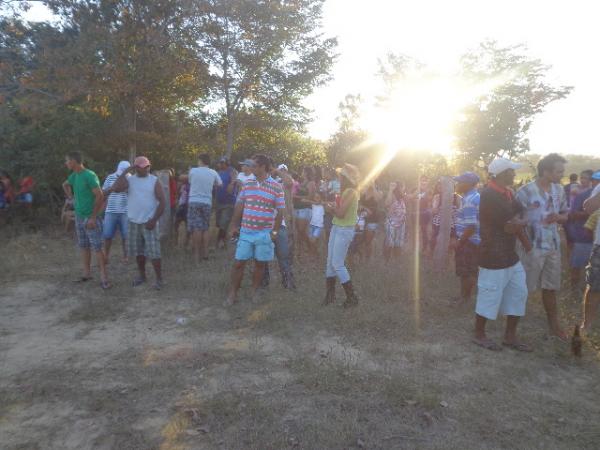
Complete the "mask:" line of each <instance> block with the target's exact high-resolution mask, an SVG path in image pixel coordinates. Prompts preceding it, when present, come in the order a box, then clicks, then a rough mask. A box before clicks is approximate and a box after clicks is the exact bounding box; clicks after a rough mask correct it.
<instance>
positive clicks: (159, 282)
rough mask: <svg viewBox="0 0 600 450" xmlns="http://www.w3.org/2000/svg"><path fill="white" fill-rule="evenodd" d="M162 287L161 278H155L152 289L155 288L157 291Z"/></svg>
mask: <svg viewBox="0 0 600 450" xmlns="http://www.w3.org/2000/svg"><path fill="white" fill-rule="evenodd" d="M162 287H163V282H162V280H156V281H155V282H154V284H153V285H152V289H155V290H157V291H160V290H161V289H162Z"/></svg>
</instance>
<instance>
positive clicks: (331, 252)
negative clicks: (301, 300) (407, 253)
mask: <svg viewBox="0 0 600 450" xmlns="http://www.w3.org/2000/svg"><path fill="white" fill-rule="evenodd" d="M338 176H339V180H340V188H341V191H342V194H341V196H340V198H339V202H336V203H335V204H329V205H328V208H329V209H330V210H331V212H332V213H333V216H334V217H333V226H332V227H331V234H330V235H329V243H328V246H327V267H326V271H325V276H326V289H327V290H326V294H325V299H324V301H323V305H328V304H330V303H334V302H335V284H336V279H339V280H340V283H341V284H342V287H343V288H344V291H345V293H346V301H345V302H344V303H343V306H344V307H346V308H347V307H352V306H356V305H358V302H359V299H358V296H357V295H356V293H355V292H354V287H353V285H352V280H351V278H350V273H349V272H348V269H347V268H346V264H345V260H346V255H347V253H348V248H349V247H350V243H351V242H352V239H353V238H354V227H355V225H356V222H357V220H358V201H359V193H358V183H359V178H360V172H359V170H358V167H356V166H353V165H352V164H345V165H344V167H342V168H341V169H339V170H338Z"/></svg>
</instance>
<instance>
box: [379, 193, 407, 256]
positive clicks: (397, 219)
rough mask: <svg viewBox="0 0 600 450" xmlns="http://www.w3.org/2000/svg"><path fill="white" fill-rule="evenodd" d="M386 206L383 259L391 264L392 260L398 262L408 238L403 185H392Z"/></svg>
mask: <svg viewBox="0 0 600 450" xmlns="http://www.w3.org/2000/svg"><path fill="white" fill-rule="evenodd" d="M385 206H386V209H387V217H386V220H385V240H384V242H383V257H384V259H385V262H386V263H389V262H390V259H392V258H393V259H394V260H395V261H396V262H398V261H399V260H400V255H401V252H402V247H404V241H405V236H406V204H405V203H404V186H403V184H402V183H394V182H392V183H390V186H389V190H388V194H387V198H386V199H385Z"/></svg>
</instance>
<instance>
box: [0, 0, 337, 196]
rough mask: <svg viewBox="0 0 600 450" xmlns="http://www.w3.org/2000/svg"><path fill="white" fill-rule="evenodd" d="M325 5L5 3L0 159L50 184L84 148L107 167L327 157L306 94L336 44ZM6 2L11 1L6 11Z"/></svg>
mask: <svg viewBox="0 0 600 450" xmlns="http://www.w3.org/2000/svg"><path fill="white" fill-rule="evenodd" d="M323 2H324V0H264V1H262V0H261V1H256V0H160V1H152V2H148V1H142V0H47V1H45V2H44V3H45V4H46V6H47V7H48V8H49V9H50V11H51V12H52V14H53V17H52V20H50V21H47V22H36V23H31V22H26V21H24V20H23V19H22V16H21V14H20V13H21V10H19V8H18V7H14V3H13V2H2V3H4V5H2V4H0V12H1V13H2V17H0V136H1V137H0V167H3V168H4V169H7V170H8V171H9V172H11V173H13V174H15V175H17V176H18V175H20V174H25V173H26V174H30V175H34V176H35V177H36V178H37V179H38V180H39V182H40V183H41V186H42V187H43V185H44V183H47V184H48V187H50V186H51V185H53V184H56V183H57V181H58V180H59V179H60V178H61V177H62V176H64V170H63V169H62V167H61V166H62V164H61V162H62V160H63V157H64V154H65V153H66V152H68V151H70V150H82V151H83V152H84V153H85V154H86V156H87V157H88V160H90V164H93V165H94V167H95V168H96V169H97V170H99V171H100V172H102V171H108V170H111V169H112V166H113V165H114V164H115V162H116V161H117V160H118V159H123V158H125V159H129V158H131V157H132V156H133V155H135V154H140V153H143V154H146V155H148V156H149V157H150V158H151V159H152V160H153V162H154V163H155V165H156V166H162V167H178V168H184V167H186V166H187V165H188V164H189V163H192V162H193V161H194V159H193V155H194V154H196V153H197V152H198V151H202V150H204V151H208V152H209V153H212V154H213V155H215V156H217V155H222V154H226V155H228V156H231V155H232V154H233V155H235V156H236V157H238V158H242V157H244V156H247V155H248V154H251V153H253V152H256V151H265V152H269V153H271V154H273V155H276V156H280V157H282V158H286V160H291V161H299V160H305V159H308V160H310V161H313V162H322V161H323V159H324V148H323V145H322V144H321V143H319V142H316V141H314V140H311V139H309V138H307V137H306V135H305V133H304V126H305V124H306V123H307V120H308V112H307V111H306V109H305V108H304V107H303V106H302V99H303V98H304V97H306V96H307V95H309V94H310V93H311V92H312V91H313V89H315V88H316V87H317V86H319V85H321V84H323V83H324V82H326V81H327V79H328V76H329V73H330V69H331V67H332V64H333V62H334V59H335V49H336V41H335V39H333V38H327V37H326V36H324V35H323V34H322V32H321V30H320V28H321V27H320V22H321V15H322V11H321V10H322V5H323ZM2 8H4V9H2Z"/></svg>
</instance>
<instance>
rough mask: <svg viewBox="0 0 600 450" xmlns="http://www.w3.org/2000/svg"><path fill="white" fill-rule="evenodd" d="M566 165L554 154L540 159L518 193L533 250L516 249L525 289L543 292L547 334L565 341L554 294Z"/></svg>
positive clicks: (564, 213) (557, 284)
mask: <svg viewBox="0 0 600 450" xmlns="http://www.w3.org/2000/svg"><path fill="white" fill-rule="evenodd" d="M566 162H567V161H566V160H565V159H564V158H563V157H562V156H560V155H558V154H556V153H551V154H549V155H546V156H544V157H543V158H542V159H540V161H539V163H538V166H537V171H538V177H537V179H536V180H535V181H532V182H531V183H527V184H526V185H525V186H523V187H522V188H521V189H519V190H518V191H517V195H516V198H517V200H518V201H519V203H521V205H522V206H523V214H522V218H523V219H525V220H526V221H527V226H526V227H525V230H526V232H527V237H528V238H529V241H530V242H531V245H532V247H533V249H532V250H531V251H530V252H524V251H523V250H522V248H520V247H519V253H520V256H521V262H522V263H523V267H525V272H526V273H527V289H528V290H529V294H533V293H534V292H536V291H537V290H538V289H541V290H542V302H543V304H544V309H545V310H546V316H547V319H548V329H549V334H550V336H552V337H556V338H558V339H560V340H563V341H566V339H567V334H566V333H565V331H564V330H563V329H562V328H561V326H560V323H559V321H558V308H557V305H556V292H557V291H559V290H560V279H561V254H560V253H561V252H560V233H559V229H558V224H564V223H566V222H567V219H568V218H569V216H568V207H567V200H566V196H565V191H564V189H563V187H562V186H561V184H560V180H561V178H562V177H563V175H564V173H565V163H566Z"/></svg>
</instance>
